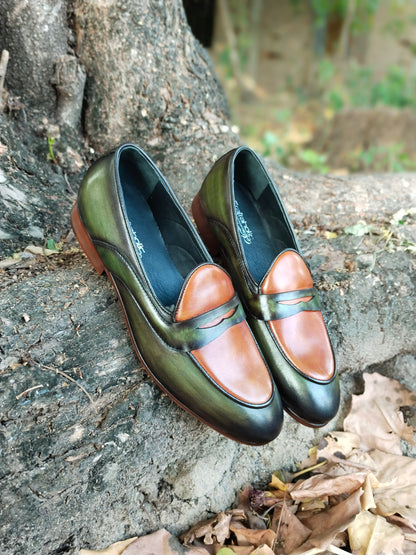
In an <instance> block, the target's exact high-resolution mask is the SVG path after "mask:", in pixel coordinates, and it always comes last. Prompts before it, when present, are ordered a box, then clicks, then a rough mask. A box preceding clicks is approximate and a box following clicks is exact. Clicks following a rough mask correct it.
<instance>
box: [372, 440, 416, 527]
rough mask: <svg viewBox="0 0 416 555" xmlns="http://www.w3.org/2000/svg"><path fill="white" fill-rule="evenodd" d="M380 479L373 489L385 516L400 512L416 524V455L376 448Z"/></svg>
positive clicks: (377, 506)
mask: <svg viewBox="0 0 416 555" xmlns="http://www.w3.org/2000/svg"><path fill="white" fill-rule="evenodd" d="M370 456H371V458H372V459H373V461H374V462H375V464H376V465H377V471H376V472H375V476H376V478H377V480H378V481H379V482H380V485H379V487H378V488H377V489H375V490H374V491H373V495H374V501H375V504H376V509H375V510H376V512H377V513H378V514H380V515H382V516H390V515H394V514H399V515H400V516H402V517H403V518H406V519H407V520H408V521H409V522H410V523H411V524H412V525H413V526H416V459H413V458H411V457H404V456H401V455H391V454H388V453H383V452H382V451H372V452H371V453H370Z"/></svg>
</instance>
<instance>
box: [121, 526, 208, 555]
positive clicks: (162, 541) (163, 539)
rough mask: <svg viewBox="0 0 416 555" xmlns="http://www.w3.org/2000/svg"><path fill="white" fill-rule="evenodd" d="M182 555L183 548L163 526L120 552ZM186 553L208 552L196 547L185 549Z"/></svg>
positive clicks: (190, 554) (127, 553) (141, 554)
mask: <svg viewBox="0 0 416 555" xmlns="http://www.w3.org/2000/svg"><path fill="white" fill-rule="evenodd" d="M155 554H157V555H183V548H182V546H181V545H180V544H179V543H178V540H177V539H176V538H175V537H174V536H172V534H170V533H169V532H168V531H167V530H165V529H164V528H162V529H160V530H158V531H157V532H153V534H148V535H147V536H141V537H140V538H137V539H136V540H135V541H134V542H132V543H130V545H129V546H128V547H127V548H126V549H125V550H124V551H123V552H122V555H155ZM187 554H188V555H202V554H204V555H205V554H206V555H209V554H208V551H206V550H201V549H197V548H190V549H189V550H187Z"/></svg>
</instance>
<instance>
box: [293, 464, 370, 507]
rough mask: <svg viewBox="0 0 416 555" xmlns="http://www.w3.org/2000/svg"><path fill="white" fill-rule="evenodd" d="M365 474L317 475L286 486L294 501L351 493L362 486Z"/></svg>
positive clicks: (363, 472)
mask: <svg viewBox="0 0 416 555" xmlns="http://www.w3.org/2000/svg"><path fill="white" fill-rule="evenodd" d="M367 474H368V472H365V471H362V472H354V473H350V474H348V473H347V474H343V475H341V476H335V477H332V476H327V475H326V474H317V475H316V476H312V477H311V478H308V479H307V480H299V481H298V482H296V483H295V484H287V489H288V492H289V494H290V497H291V498H292V499H294V500H295V501H302V500H303V499H314V498H320V497H324V496H326V495H340V494H343V493H351V492H353V491H355V490H356V489H358V488H359V487H360V486H362V485H363V484H364V482H365V479H366V476H367Z"/></svg>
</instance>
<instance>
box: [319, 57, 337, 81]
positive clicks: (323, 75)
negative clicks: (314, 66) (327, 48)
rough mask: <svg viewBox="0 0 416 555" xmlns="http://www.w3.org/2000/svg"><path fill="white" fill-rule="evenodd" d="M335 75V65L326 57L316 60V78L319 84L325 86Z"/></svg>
mask: <svg viewBox="0 0 416 555" xmlns="http://www.w3.org/2000/svg"><path fill="white" fill-rule="evenodd" d="M334 75H335V65H334V64H333V62H332V61H331V60H329V59H328V58H322V59H321V60H319V61H318V80H319V83H320V84H321V86H323V87H325V85H327V84H328V83H329V82H330V81H331V79H332V78H333V77H334Z"/></svg>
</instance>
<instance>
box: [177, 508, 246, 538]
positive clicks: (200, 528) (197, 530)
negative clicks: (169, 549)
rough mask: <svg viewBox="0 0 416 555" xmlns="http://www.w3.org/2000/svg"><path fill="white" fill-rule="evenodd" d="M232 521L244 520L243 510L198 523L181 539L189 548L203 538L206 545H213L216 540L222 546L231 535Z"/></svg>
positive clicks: (236, 510)
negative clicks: (196, 540)
mask: <svg viewBox="0 0 416 555" xmlns="http://www.w3.org/2000/svg"><path fill="white" fill-rule="evenodd" d="M231 519H234V520H244V519H245V514H244V511H242V510H241V509H232V510H230V511H225V512H224V511H223V512H221V513H219V514H218V515H216V516H214V517H213V518H210V519H209V520H204V521H202V522H198V523H197V524H195V525H194V526H192V528H191V529H190V530H188V532H186V533H185V534H183V535H182V536H181V538H180V539H181V540H182V541H183V543H184V544H185V545H187V546H189V545H191V544H192V542H193V541H194V540H195V539H196V538H203V542H204V543H205V544H206V545H212V544H213V543H214V538H216V539H217V540H218V543H220V544H222V543H224V541H225V539H226V538H228V537H229V535H230V523H231Z"/></svg>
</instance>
